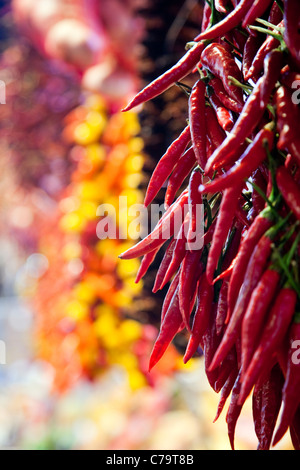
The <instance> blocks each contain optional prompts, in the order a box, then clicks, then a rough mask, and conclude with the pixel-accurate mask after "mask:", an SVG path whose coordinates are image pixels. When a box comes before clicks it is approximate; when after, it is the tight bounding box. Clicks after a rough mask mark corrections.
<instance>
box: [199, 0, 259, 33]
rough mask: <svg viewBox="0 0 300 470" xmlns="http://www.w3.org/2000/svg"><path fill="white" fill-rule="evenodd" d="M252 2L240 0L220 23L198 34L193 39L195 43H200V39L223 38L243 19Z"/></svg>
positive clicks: (250, 0)
mask: <svg viewBox="0 0 300 470" xmlns="http://www.w3.org/2000/svg"><path fill="white" fill-rule="evenodd" d="M252 1H253V0H241V1H240V3H239V4H238V5H237V6H236V7H235V9H234V10H233V11H232V12H231V13H229V14H228V16H226V17H225V18H224V19H223V20H222V21H220V22H219V23H217V24H216V25H215V26H213V27H212V28H209V29H207V30H206V31H204V32H202V33H201V34H199V35H198V36H197V37H196V38H195V41H200V40H202V39H215V38H218V37H220V36H224V34H226V33H227V32H228V31H230V30H232V29H234V28H235V27H236V26H238V25H239V24H240V23H241V22H242V20H243V19H244V17H245V15H246V13H247V12H248V10H249V8H250V6H251V4H252Z"/></svg>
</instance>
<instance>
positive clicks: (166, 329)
mask: <svg viewBox="0 0 300 470" xmlns="http://www.w3.org/2000/svg"><path fill="white" fill-rule="evenodd" d="M182 329H183V323H182V316H181V313H180V309H179V298H178V288H177V289H176V291H175V293H174V294H173V298H172V300H171V302H170V305H169V308H168V310H167V312H166V314H165V316H164V319H163V322H162V323H161V325H160V330H159V334H158V337H157V338H156V341H155V343H154V346H153V349H152V352H151V355H150V359H149V371H151V369H152V368H153V367H154V366H155V365H156V364H157V363H158V361H159V360H160V359H161V358H162V356H163V355H164V353H165V351H166V350H167V348H168V346H169V345H170V343H171V342H172V341H173V339H174V337H175V336H176V334H177V333H178V332H179V331H181V330H182Z"/></svg>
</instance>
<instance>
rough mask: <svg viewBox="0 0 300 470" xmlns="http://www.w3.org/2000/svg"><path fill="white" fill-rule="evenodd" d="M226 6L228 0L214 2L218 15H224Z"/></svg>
mask: <svg viewBox="0 0 300 470" xmlns="http://www.w3.org/2000/svg"><path fill="white" fill-rule="evenodd" d="M227 5H228V0H215V7H216V10H217V11H218V12H219V13H224V14H225V15H226V14H227V12H228V11H227V9H226V7H227Z"/></svg>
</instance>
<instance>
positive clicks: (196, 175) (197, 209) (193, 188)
mask: <svg viewBox="0 0 300 470" xmlns="http://www.w3.org/2000/svg"><path fill="white" fill-rule="evenodd" d="M201 182H202V174H201V172H200V170H199V169H197V168H196V169H195V170H194V171H193V173H192V174H191V177H190V180H189V186H188V189H189V201H188V202H189V214H190V224H189V229H188V233H187V243H188V245H189V247H190V250H191V249H192V245H193V244H194V243H195V240H196V236H197V229H198V228H199V223H201V224H202V220H198V219H199V217H201V215H202V203H203V201H202V196H201V194H200V193H199V189H198V188H199V183H200V184H201Z"/></svg>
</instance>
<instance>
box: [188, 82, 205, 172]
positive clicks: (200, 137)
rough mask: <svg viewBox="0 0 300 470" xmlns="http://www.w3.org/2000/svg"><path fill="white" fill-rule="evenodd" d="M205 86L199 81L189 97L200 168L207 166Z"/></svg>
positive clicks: (191, 127)
mask: <svg viewBox="0 0 300 470" xmlns="http://www.w3.org/2000/svg"><path fill="white" fill-rule="evenodd" d="M204 117H205V84H204V82H203V81H202V80H198V81H197V82H196V83H195V85H194V86H193V88H192V91H191V94H190V97H189V123H190V129H191V137H192V143H193V149H194V152H195V157H196V160H197V162H198V165H199V166H200V168H204V166H205V164H206V123H205V119H204Z"/></svg>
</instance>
